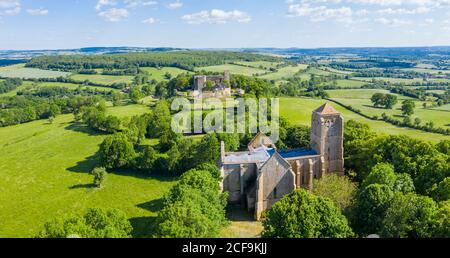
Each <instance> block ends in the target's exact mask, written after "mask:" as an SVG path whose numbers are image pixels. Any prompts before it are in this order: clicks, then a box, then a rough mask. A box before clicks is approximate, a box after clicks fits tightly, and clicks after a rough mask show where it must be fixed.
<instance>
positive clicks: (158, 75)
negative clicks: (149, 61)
mask: <svg viewBox="0 0 450 258" xmlns="http://www.w3.org/2000/svg"><path fill="white" fill-rule="evenodd" d="M140 69H142V70H144V71H146V72H148V73H149V75H150V76H149V79H150V80H156V81H158V82H160V81H164V80H167V78H166V77H165V74H166V73H169V74H170V75H171V76H172V78H173V77H176V76H178V75H179V74H182V73H190V72H189V71H186V70H183V69H180V68H176V67H162V68H155V67H140Z"/></svg>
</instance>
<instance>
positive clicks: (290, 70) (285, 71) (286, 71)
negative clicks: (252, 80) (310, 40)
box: [260, 64, 308, 81]
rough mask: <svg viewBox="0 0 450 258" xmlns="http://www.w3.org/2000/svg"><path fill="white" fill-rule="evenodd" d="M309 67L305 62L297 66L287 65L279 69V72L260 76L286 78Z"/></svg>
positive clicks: (277, 79) (276, 78)
mask: <svg viewBox="0 0 450 258" xmlns="http://www.w3.org/2000/svg"><path fill="white" fill-rule="evenodd" d="M307 68H308V66H307V65H304V64H299V65H297V66H286V67H283V68H280V69H278V71H277V72H274V73H269V74H266V75H263V76H260V78H262V79H267V80H274V81H279V80H285V79H286V78H289V77H293V76H294V75H295V74H297V73H298V72H300V71H303V70H305V69H307Z"/></svg>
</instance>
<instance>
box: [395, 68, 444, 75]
mask: <svg viewBox="0 0 450 258" xmlns="http://www.w3.org/2000/svg"><path fill="white" fill-rule="evenodd" d="M402 70H405V71H413V72H418V73H429V74H450V70H438V69H427V68H405V69H402Z"/></svg>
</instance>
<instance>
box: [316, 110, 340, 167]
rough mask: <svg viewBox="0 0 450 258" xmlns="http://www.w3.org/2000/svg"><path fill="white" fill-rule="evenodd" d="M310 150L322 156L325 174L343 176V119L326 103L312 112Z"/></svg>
mask: <svg viewBox="0 0 450 258" xmlns="http://www.w3.org/2000/svg"><path fill="white" fill-rule="evenodd" d="M311 129H312V132H311V148H312V149H313V150H315V151H316V152H317V153H318V154H320V155H322V156H323V160H324V162H325V164H324V166H325V171H326V173H337V174H338V175H344V118H343V117H342V115H341V113H339V112H338V111H337V110H336V109H334V108H333V107H332V106H331V105H330V104H328V103H326V104H325V105H323V106H321V107H320V108H318V109H317V110H315V111H313V117H312V128H311Z"/></svg>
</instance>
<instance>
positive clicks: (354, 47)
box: [0, 43, 450, 52]
mask: <svg viewBox="0 0 450 258" xmlns="http://www.w3.org/2000/svg"><path fill="white" fill-rule="evenodd" d="M439 47H450V43H449V45H411V46H406V45H399V46H386V45H384V46H335V47H331V46H328V47H273V46H272V47H271V46H267V47H193V48H192V47H173V46H158V47H150V46H127V45H122V46H86V47H75V48H41V49H37V48H36V49H0V51H1V52H7V51H55V50H59V51H63V50H79V49H87V48H137V49H139V48H140V49H157V48H172V49H184V50H209V49H211V50H224V49H232V50H237V49H280V50H283V49H301V50H303V49H304V50H315V49H343V48H346V49H363V48H386V49H388V48H439Z"/></svg>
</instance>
